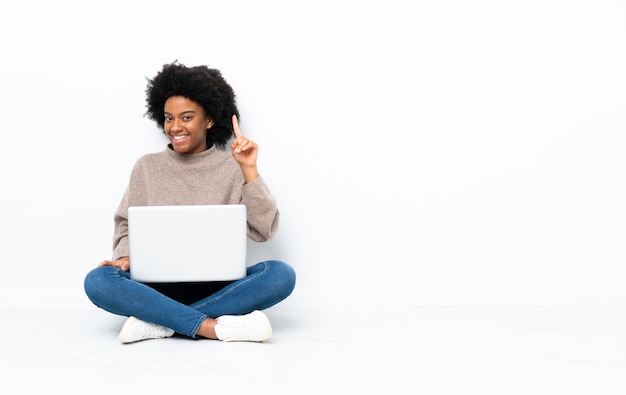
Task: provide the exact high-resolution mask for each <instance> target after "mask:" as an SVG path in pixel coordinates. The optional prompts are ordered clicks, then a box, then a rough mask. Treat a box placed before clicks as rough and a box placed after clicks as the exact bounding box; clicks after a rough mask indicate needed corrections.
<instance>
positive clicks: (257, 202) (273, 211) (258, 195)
mask: <svg viewBox="0 0 626 395" xmlns="http://www.w3.org/2000/svg"><path fill="white" fill-rule="evenodd" d="M241 199H242V203H243V204H244V205H245V206H246V211H247V217H248V237H249V238H250V239H252V240H254V241H257V242H264V241H268V240H270V239H272V238H273V237H274V234H276V231H277V230H278V224H279V219H280V212H279V211H278V207H277V205H276V200H275V199H274V196H272V194H271V192H270V190H269V188H268V187H267V185H266V184H265V181H264V180H263V178H262V177H260V176H259V177H257V178H256V179H255V180H254V181H252V182H250V183H248V184H245V185H244V186H243V187H242V189H241Z"/></svg>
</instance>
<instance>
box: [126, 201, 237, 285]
mask: <svg viewBox="0 0 626 395" xmlns="http://www.w3.org/2000/svg"><path fill="white" fill-rule="evenodd" d="M246 229H247V226H246V206H244V205H243V204H234V205H233V204H229V205H195V206H133V207H129V208H128V242H129V249H130V251H129V253H130V277H131V278H132V279H133V280H137V281H140V282H155V283H167V282H202V281H230V280H237V279H241V278H243V277H245V276H246V253H247V250H246V249H247V235H246Z"/></svg>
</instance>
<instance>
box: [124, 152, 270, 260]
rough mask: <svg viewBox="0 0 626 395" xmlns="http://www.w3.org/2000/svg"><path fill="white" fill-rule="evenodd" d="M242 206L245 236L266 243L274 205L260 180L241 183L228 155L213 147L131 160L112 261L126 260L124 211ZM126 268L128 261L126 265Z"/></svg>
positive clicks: (234, 164) (233, 162) (234, 163)
mask: <svg viewBox="0 0 626 395" xmlns="http://www.w3.org/2000/svg"><path fill="white" fill-rule="evenodd" d="M239 203H242V204H244V205H245V206H246V210H247V217H248V237H249V238H250V239H252V240H254V241H259V242H262V241H267V240H269V239H271V238H272V237H273V236H274V234H275V232H276V230H277V229H278V223H279V217H280V214H279V211H278V208H277V206H276V201H275V199H274V197H273V196H272V194H271V193H270V191H269V189H268V188H267V185H266V184H265V182H264V180H263V178H261V177H258V178H257V179H256V180H254V181H252V182H250V183H248V184H245V180H244V177H243V173H242V172H241V168H240V167H239V164H238V163H237V161H235V159H234V158H233V157H232V155H231V153H230V151H222V150H219V149H217V148H216V147H215V146H213V147H211V148H209V149H208V150H206V151H204V152H201V153H197V154H180V153H177V152H175V151H174V150H172V149H171V148H169V147H168V148H166V149H165V150H164V151H162V152H158V153H151V154H147V155H144V156H142V157H141V158H139V160H137V162H136V163H135V166H134V168H133V170H132V172H131V176H130V181H129V184H128V187H127V189H126V192H125V193H124V196H123V197H122V201H121V202H120V205H119V207H118V208H117V211H116V212H115V216H114V223H115V231H114V235H113V260H116V259H119V258H121V257H124V256H128V222H127V218H128V207H130V206H169V205H192V204H239ZM131 265H132V262H131Z"/></svg>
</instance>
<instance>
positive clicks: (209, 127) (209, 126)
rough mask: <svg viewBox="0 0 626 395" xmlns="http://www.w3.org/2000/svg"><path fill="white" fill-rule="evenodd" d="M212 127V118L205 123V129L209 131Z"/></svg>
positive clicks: (213, 123)
mask: <svg viewBox="0 0 626 395" xmlns="http://www.w3.org/2000/svg"><path fill="white" fill-rule="evenodd" d="M213 125H215V122H213V118H210V117H209V120H208V121H207V123H206V128H207V129H211V128H212V127H213Z"/></svg>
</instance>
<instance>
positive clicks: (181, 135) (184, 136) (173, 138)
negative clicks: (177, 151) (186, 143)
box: [172, 134, 187, 141]
mask: <svg viewBox="0 0 626 395" xmlns="http://www.w3.org/2000/svg"><path fill="white" fill-rule="evenodd" d="M186 138H187V135H186V134H180V135H177V136H172V140H174V141H182V140H184V139H186Z"/></svg>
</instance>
